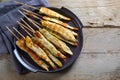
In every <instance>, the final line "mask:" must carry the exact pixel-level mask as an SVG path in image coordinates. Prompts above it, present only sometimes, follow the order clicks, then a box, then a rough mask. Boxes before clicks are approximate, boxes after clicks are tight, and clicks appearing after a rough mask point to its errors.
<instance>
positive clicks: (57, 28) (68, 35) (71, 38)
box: [18, 10, 77, 43]
mask: <svg viewBox="0 0 120 80" xmlns="http://www.w3.org/2000/svg"><path fill="white" fill-rule="evenodd" d="M18 11H19V12H20V13H21V14H22V15H23V16H25V17H26V18H27V19H28V20H30V18H28V17H27V16H26V15H25V14H23V13H22V12H21V11H20V10H18ZM41 23H42V25H43V26H44V27H46V28H47V29H50V30H52V31H54V32H55V33H57V34H59V35H60V36H61V37H63V38H64V39H66V40H67V41H71V42H74V43H76V41H77V40H76V39H75V37H74V35H73V34H72V33H71V31H69V30H68V29H66V28H64V27H62V26H60V25H57V26H56V24H55V23H52V22H49V21H45V20H41ZM48 25H49V26H48ZM64 31H65V32H64Z"/></svg>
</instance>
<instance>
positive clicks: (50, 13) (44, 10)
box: [39, 7, 71, 20]
mask: <svg viewBox="0 0 120 80" xmlns="http://www.w3.org/2000/svg"><path fill="white" fill-rule="evenodd" d="M39 13H40V14H45V15H48V16H50V17H55V18H59V19H64V20H71V19H70V18H68V17H65V16H63V15H61V14H59V13H57V12H55V11H53V10H50V9H48V8H46V7H41V8H40V11H39Z"/></svg>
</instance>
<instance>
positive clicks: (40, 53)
mask: <svg viewBox="0 0 120 80" xmlns="http://www.w3.org/2000/svg"><path fill="white" fill-rule="evenodd" d="M25 42H26V46H27V47H28V48H30V49H31V50H33V51H34V52H35V53H36V54H37V55H38V56H39V57H40V58H42V59H44V60H45V61H46V62H48V63H49V64H50V65H51V66H52V67H53V68H54V69H57V67H56V66H55V64H54V63H53V62H52V61H51V60H50V59H49V57H48V56H47V54H46V53H45V52H44V51H43V50H42V49H41V48H40V47H39V46H38V45H37V44H34V43H33V41H32V39H31V38H30V37H29V36H27V37H26V38H25Z"/></svg>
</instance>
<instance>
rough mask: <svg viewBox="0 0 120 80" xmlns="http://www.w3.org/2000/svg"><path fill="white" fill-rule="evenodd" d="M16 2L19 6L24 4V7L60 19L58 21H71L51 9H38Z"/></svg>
mask: <svg viewBox="0 0 120 80" xmlns="http://www.w3.org/2000/svg"><path fill="white" fill-rule="evenodd" d="M15 2H16V3H18V4H22V5H25V6H28V7H30V8H33V9H36V10H39V14H45V15H47V16H50V17H55V18H58V19H64V20H71V19H70V18H68V17H66V16H63V15H61V14H59V13H58V12H55V11H53V10H51V9H48V8H46V7H41V8H36V7H33V6H30V5H28V4H24V3H21V2H18V1H15Z"/></svg>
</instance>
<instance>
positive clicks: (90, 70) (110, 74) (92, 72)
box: [0, 53, 120, 80]
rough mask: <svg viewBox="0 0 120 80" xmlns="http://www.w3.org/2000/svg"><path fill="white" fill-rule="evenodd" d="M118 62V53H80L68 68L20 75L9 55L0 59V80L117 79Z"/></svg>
mask: <svg viewBox="0 0 120 80" xmlns="http://www.w3.org/2000/svg"><path fill="white" fill-rule="evenodd" d="M6 58H7V57H6ZM119 64H120V53H119V54H81V55H80V56H79V58H78V59H77V61H76V62H75V63H74V65H73V66H72V67H71V68H70V69H68V70H64V71H62V72H59V73H53V74H52V73H29V74H27V75H22V76H21V75H18V74H16V71H15V68H14V67H13V63H12V62H11V60H10V57H9V59H5V58H4V59H2V60H0V80H16V79H17V80H39V79H40V80H119V79H120V65H119ZM6 74H7V75H6Z"/></svg>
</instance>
